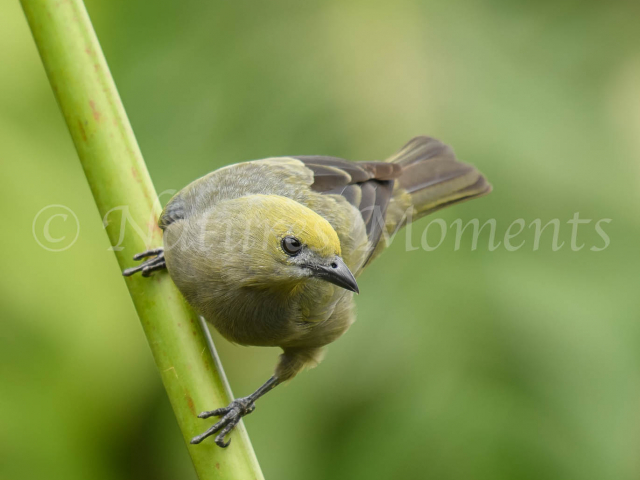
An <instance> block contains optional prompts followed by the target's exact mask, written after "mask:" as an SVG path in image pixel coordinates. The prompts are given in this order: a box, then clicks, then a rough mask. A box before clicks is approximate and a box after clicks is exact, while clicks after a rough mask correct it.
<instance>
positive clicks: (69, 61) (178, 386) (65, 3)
mask: <svg viewBox="0 0 640 480" xmlns="http://www.w3.org/2000/svg"><path fill="white" fill-rule="evenodd" d="M21 2H22V7H23V9H24V12H25V14H26V17H27V20H28V22H29V25H30V27H31V31H32V33H33V37H34V39H35V42H36V45H37V47H38V50H39V52H40V56H41V58H42V62H43V63H44V67H45V70H46V72H47V75H48V77H49V81H50V82H51V87H52V88H53V91H54V93H55V96H56V99H57V100H58V104H59V106H60V109H61V110H62V113H63V115H64V118H65V120H66V122H67V126H68V127H69V131H70V132H71V137H72V138H73V142H74V144H75V146H76V150H77V152H78V156H79V157H80V161H81V163H82V167H83V169H84V172H85V174H86V176H87V180H88V182H89V186H90V187H91V191H92V192H93V196H94V198H95V201H96V204H97V205H98V209H99V210H100V213H101V215H102V216H103V218H104V216H105V215H107V213H109V212H111V213H109V218H111V216H115V215H117V213H116V211H119V212H120V213H121V215H123V216H126V219H127V220H128V222H129V225H130V227H131V226H134V225H135V226H138V227H137V228H134V229H131V228H128V229H127V230H126V232H127V234H126V235H124V237H123V238H122V239H121V238H120V227H121V222H110V224H109V225H108V226H107V233H108V234H109V238H110V240H111V243H112V245H118V246H121V247H123V248H121V249H119V250H118V249H117V248H116V249H115V250H116V252H115V253H116V257H117V259H118V263H119V264H120V267H121V268H123V269H124V268H126V267H130V266H132V265H133V263H134V262H133V261H132V260H131V257H132V256H133V254H134V253H137V252H141V251H144V250H146V249H147V248H150V247H156V246H160V245H162V232H161V231H160V229H159V228H158V227H157V225H156V219H157V218H158V214H159V212H160V205H159V202H158V199H157V195H156V192H155V189H154V187H153V184H152V183H151V178H150V177H149V173H148V172H147V168H146V166H145V163H144V160H143V159H142V155H141V153H140V149H139V148H138V144H137V143H136V139H135V137H134V135H133V131H132V130H131V125H130V124H129V120H128V119H127V115H126V113H125V111H124V107H123V106H122V102H121V100H120V97H119V96H118V92H117V91H116V87H115V84H114V82H113V79H112V77H111V74H110V72H109V68H108V67H107V63H106V60H105V58H104V55H103V54H102V50H101V49H100V45H99V43H98V39H97V37H96V35H95V32H94V31H93V27H92V25H91V21H90V19H89V16H88V14H87V11H86V9H85V7H84V5H83V3H82V1H81V0H61V1H54V0H21ZM114 210H115V211H114ZM123 225H124V223H123ZM139 226H142V229H140V227H139ZM145 231H148V234H146V235H140V233H141V232H143V233H144V232H145ZM143 236H146V238H142V237H143ZM126 282H127V287H128V288H129V292H130V293H131V298H132V299H133V303H134V304H135V307H136V310H137V312H138V315H139V316H140V321H141V322H142V326H143V328H144V331H145V334H146V336H147V340H148V341H149V345H150V346H151V351H152V352H153V356H154V358H155V361H156V364H157V366H158V370H159V371H160V375H161V376H162V381H163V382H164V386H165V388H166V390H167V394H168V395H169V399H170V401H171V405H172V406H173V411H174V413H175V415H176V418H177V420H178V424H179V425H180V429H181V430H182V435H183V437H184V439H185V441H186V442H187V448H188V449H189V453H190V454H191V459H192V460H193V464H194V466H195V469H196V472H197V474H198V476H199V478H200V479H201V480H205V479H209V478H218V479H219V478H226V479H251V480H254V479H261V478H263V477H262V473H261V471H260V467H259V465H258V461H257V459H256V457H255V454H254V452H253V449H252V447H251V443H250V442H249V438H248V436H247V433H246V430H245V429H244V427H243V426H242V425H239V428H237V429H236V431H235V432H234V433H232V438H233V443H232V444H231V446H230V447H229V448H228V449H226V450H222V449H220V448H219V447H218V446H216V445H215V444H214V443H213V441H205V442H204V443H203V444H201V445H189V444H188V441H189V440H190V439H191V437H193V436H194V435H196V434H198V433H200V432H201V431H203V430H204V429H206V427H207V426H208V425H207V423H206V422H205V421H203V420H200V419H198V418H197V417H196V414H197V413H198V412H199V411H202V410H211V409H212V408H216V407H220V406H224V405H226V404H228V403H229V401H230V400H231V398H230V389H229V386H228V383H227V380H226V378H225V376H224V372H223V371H222V368H221V366H220V365H219V364H218V362H217V361H215V360H214V359H213V358H212V356H211V355H209V352H208V349H207V341H206V338H205V336H204V333H203V332H202V329H201V328H200V326H199V322H198V317H197V316H196V315H195V313H194V312H193V311H192V310H191V309H190V308H189V306H188V305H187V304H186V303H185V301H184V299H183V298H182V296H181V295H180V293H179V292H178V291H177V289H176V287H175V286H174V285H173V283H172V282H171V280H170V278H169V277H168V275H166V274H162V273H160V274H155V275H154V276H152V277H151V278H142V277H141V276H139V275H136V276H134V277H131V278H128V279H127V280H126ZM115 348H116V349H117V345H116V346H115Z"/></svg>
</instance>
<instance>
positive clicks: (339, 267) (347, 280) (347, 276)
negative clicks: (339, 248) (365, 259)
mask: <svg viewBox="0 0 640 480" xmlns="http://www.w3.org/2000/svg"><path fill="white" fill-rule="evenodd" d="M309 268H310V269H311V271H312V272H313V276H314V277H316V278H321V279H322V280H325V281H327V282H329V283H333V284H334V285H337V286H339V287H342V288H345V289H347V290H350V291H352V292H356V293H360V290H359V289H358V284H357V283H356V279H355V277H354V276H353V273H351V270H349V267H347V265H346V264H345V263H344V261H343V260H342V259H341V258H340V257H337V256H336V257H335V258H334V259H333V261H332V262H331V263H330V264H329V265H309Z"/></svg>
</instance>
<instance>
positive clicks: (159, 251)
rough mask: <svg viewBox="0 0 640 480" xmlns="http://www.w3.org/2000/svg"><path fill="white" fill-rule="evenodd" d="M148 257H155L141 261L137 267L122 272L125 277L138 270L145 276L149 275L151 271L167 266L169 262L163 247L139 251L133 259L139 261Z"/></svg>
mask: <svg viewBox="0 0 640 480" xmlns="http://www.w3.org/2000/svg"><path fill="white" fill-rule="evenodd" d="M146 257H153V258H151V259H149V260H147V261H146V262H143V263H141V264H140V265H138V266H137V267H132V268H127V269H126V270H124V271H123V272H122V275H124V276H125V277H129V276H131V275H133V274H134V273H136V272H142V276H143V277H148V276H149V275H151V272H154V271H156V270H162V269H163V268H167V263H166V262H165V260H164V249H163V248H154V249H152V250H147V251H146V252H142V253H138V254H136V255H134V256H133V259H134V260H136V261H137V260H142V259H143V258H146Z"/></svg>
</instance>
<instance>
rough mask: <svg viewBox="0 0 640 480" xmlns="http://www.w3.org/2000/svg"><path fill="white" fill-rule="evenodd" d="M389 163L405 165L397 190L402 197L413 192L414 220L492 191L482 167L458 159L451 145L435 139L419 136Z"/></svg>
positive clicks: (396, 185)
mask: <svg viewBox="0 0 640 480" xmlns="http://www.w3.org/2000/svg"><path fill="white" fill-rule="evenodd" d="M387 162H390V163H396V164H398V165H400V166H401V167H402V173H401V174H400V176H399V177H398V178H397V179H396V181H395V189H396V190H398V197H400V196H402V197H405V196H406V194H409V196H410V199H411V204H412V205H413V218H412V220H417V219H418V218H420V217H422V216H424V215H427V214H429V213H431V212H434V211H436V210H439V209H441V208H444V207H446V206H449V205H452V204H454V203H459V202H462V201H465V200H470V199H472V198H476V197H479V196H482V195H486V194H488V193H489V192H490V191H491V184H489V182H487V180H486V178H485V177H484V176H483V175H482V174H481V173H480V172H479V171H478V169H476V168H475V167H474V166H473V165H469V164H466V163H463V162H460V161H458V160H457V159H456V157H455V154H454V153H453V150H452V149H451V147H449V146H448V145H445V144H444V143H442V142H440V141H438V140H436V139H435V138H430V137H415V138H413V139H412V140H410V141H409V142H408V143H407V144H406V145H405V146H404V147H402V149H400V151H399V152H397V153H396V154H395V155H393V156H391V157H390V158H388V159H387ZM395 196H396V193H395V192H394V197H395Z"/></svg>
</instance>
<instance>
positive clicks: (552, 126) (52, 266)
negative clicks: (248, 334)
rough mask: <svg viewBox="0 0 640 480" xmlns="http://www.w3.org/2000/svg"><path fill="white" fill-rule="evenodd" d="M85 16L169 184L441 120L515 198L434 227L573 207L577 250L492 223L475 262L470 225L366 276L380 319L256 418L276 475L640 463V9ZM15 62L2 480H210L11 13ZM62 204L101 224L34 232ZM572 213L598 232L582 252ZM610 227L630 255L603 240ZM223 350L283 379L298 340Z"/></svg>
mask: <svg viewBox="0 0 640 480" xmlns="http://www.w3.org/2000/svg"><path fill="white" fill-rule="evenodd" d="M87 7H88V10H89V13H90V15H91V17H92V19H93V22H94V26H95V28H96V30H97V33H98V36H99V38H100V40H101V43H102V47H103V49H104V52H105V55H106V57H107V60H108V62H109V64H110V67H111V71H112V73H113V76H114V78H115V81H116V84H117V85H118V88H119V91H120V94H121V96H122V99H123V101H124V104H125V106H126V108H127V112H128V114H129V118H130V120H131V122H132V124H133V128H134V130H135V132H136V134H137V138H138V141H139V143H140V146H141V148H142V151H143V153H144V155H145V159H146V162H147V165H148V168H149V170H150V173H151V176H152V178H153V180H154V182H155V185H156V188H157V190H158V191H159V192H161V191H164V190H167V189H180V188H182V187H183V186H184V185H186V184H187V183H189V182H190V181H192V180H193V179H195V178H197V177H198V176H201V175H203V174H205V173H207V172H209V171H211V170H213V169H215V168H217V167H220V166H222V165H225V164H229V163H233V162H238V161H242V160H248V159H255V158H262V157H267V156H274V155H282V154H327V155H335V156H342V157H346V158H350V159H353V160H371V159H381V158H384V157H386V156H388V155H389V154H391V153H393V152H394V151H395V150H396V149H398V148H399V147H400V146H401V145H403V144H404V143H405V142H406V141H407V140H408V139H409V138H411V137H412V136H414V135H418V134H429V135H432V136H435V137H437V138H440V139H442V140H443V141H445V142H446V143H449V144H451V145H453V146H454V148H455V150H456V152H457V154H458V156H459V157H460V158H462V159H464V160H466V161H468V162H471V163H473V164H475V165H477V166H478V167H479V168H480V169H481V170H482V171H483V172H484V173H485V174H486V175H487V177H488V178H489V179H490V181H491V182H492V183H493V185H494V192H493V193H492V194H491V195H490V196H489V197H486V198H483V199H480V200H474V201H473V202H469V203H465V204H462V205H458V206H455V207H454V208H451V209H448V210H444V211H441V212H438V213H437V214H436V215H434V216H433V217H432V218H442V219H444V220H445V221H446V222H447V223H448V224H450V223H451V222H452V221H454V220H455V219H457V218H461V219H462V220H463V221H464V222H465V223H466V222H467V221H468V220H470V219H472V218H478V219H480V221H481V222H484V221H485V220H487V219H491V218H494V219H496V224H497V237H498V239H499V240H502V239H503V237H504V233H505V231H506V230H507V228H508V227H509V225H510V224H511V223H512V222H513V221H514V220H516V219H518V218H523V219H525V221H526V223H527V225H529V223H530V222H532V221H533V220H535V219H537V218H540V219H541V220H542V222H543V224H544V223H546V222H547V221H549V220H552V219H559V221H560V222H561V228H560V241H563V240H564V241H565V244H564V246H563V247H562V248H561V249H560V250H558V251H553V250H552V248H551V245H552V238H551V237H552V235H551V234H552V232H551V231H550V229H548V230H546V231H545V232H544V234H543V236H542V239H541V242H540V247H539V249H537V250H534V248H533V230H532V229H531V228H526V229H525V231H524V232H523V233H522V234H521V236H520V237H517V240H519V241H521V240H525V244H524V245H523V247H522V248H520V249H519V250H517V251H515V252H509V251H507V250H506V249H505V248H504V246H503V245H502V246H500V247H499V248H498V249H496V250H495V251H489V249H488V247H487V243H488V235H487V234H488V232H487V231H486V230H485V231H484V232H483V233H482V235H481V236H480V240H479V246H478V248H477V250H475V251H473V250H472V249H471V235H470V232H469V231H468V230H467V232H466V233H465V235H464V236H463V239H462V243H461V247H460V249H459V250H458V251H456V250H455V245H454V240H455V234H454V232H453V231H449V232H448V234H447V236H446V238H445V241H444V242H443V244H442V245H441V246H440V248H438V249H436V250H435V251H432V252H425V251H424V250H423V249H417V250H411V251H405V250H406V239H405V237H404V236H403V235H405V234H404V233H403V234H402V235H400V236H399V237H398V238H397V239H396V241H394V243H393V245H392V247H391V248H390V249H389V251H388V252H386V253H385V254H384V255H383V256H381V257H380V258H379V259H378V260H376V262H375V263H374V264H373V265H372V266H371V268H370V269H369V270H368V271H367V272H366V273H365V275H364V276H363V277H361V279H360V288H361V291H362V294H361V295H360V296H359V297H358V298H357V303H358V311H359V316H358V318H359V320H358V322H356V324H355V325H354V326H353V327H352V328H351V330H350V331H349V332H348V334H347V335H345V336H344V337H343V338H341V339H340V340H339V341H338V342H336V343H335V344H334V345H332V346H331V347H330V349H329V351H328V355H327V357H326V360H325V361H324V362H323V364H322V365H321V366H320V367H319V368H317V369H315V370H312V371H310V372H306V373H303V374H301V375H300V376H299V377H298V378H296V380H294V381H293V382H291V383H290V384H289V385H287V386H285V387H281V389H277V390H276V391H274V392H273V393H271V394H269V395H267V396H266V397H265V398H264V399H262V400H261V401H260V402H259V404H258V409H257V413H255V414H254V415H252V416H251V417H249V418H248V419H247V421H246V425H247V428H248V430H249V434H250V436H251V438H252V441H253V444H254V446H255V450H256V453H257V456H258V458H259V460H260V462H261V465H262V468H263V470H264V473H265V475H266V477H267V478H270V479H278V480H297V479H301V478H304V479H309V480H316V479H318V480H319V479H327V478H332V479H353V478H358V479H359V478H373V479H391V478H403V479H439V480H443V479H444V480H446V479H464V480H466V479H492V480H496V479H514V478H518V479H545V480H551V479H558V480H570V479H579V480H589V479H594V480H596V479H598V480H601V479H616V480H627V479H638V478H640V455H639V450H640V322H639V320H640V319H639V315H638V314H639V313H640V298H639V295H638V283H637V282H638V276H639V272H640V255H639V254H638V247H637V244H638V238H640V215H639V213H640V211H639V208H638V204H639V197H640V193H639V191H640V189H639V188H638V180H639V179H640V162H639V161H638V160H639V158H640V134H639V132H640V29H639V28H638V22H637V19H638V18H640V4H639V3H638V2H632V1H626V2H625V1H612V2H603V1H600V2H596V1H592V2H584V1H562V2H551V1H542V2H541V1H505V0H502V1H501V0H485V1H482V2H475V1H472V0H453V1H447V2H443V1H436V0H423V1H417V0H396V1H393V2H391V1H387V2H368V1H367V2H365V1H358V0H348V1H346V0H340V1H338V0H332V1H326V2H322V3H303V2H287V1H270V2H248V1H242V0H241V1H237V2H195V1H192V0H189V1H183V2H177V1H168V0H161V1H156V2H152V3H150V2H143V1H142V0H110V1H109V2H106V1H98V0H90V1H88V2H87ZM0 70H1V72H2V74H1V75H0V159H1V162H2V175H0V178H1V184H0V185H1V188H0V199H1V200H2V206H3V208H2V212H3V215H2V216H3V220H2V235H1V236H0V265H1V267H0V269H1V271H2V275H0V318H1V319H2V328H0V382H1V384H0V389H1V393H0V425H1V428H0V477H1V478H2V479H3V480H4V479H6V480H10V479H31V478H64V479H68V480H72V479H86V478H92V479H96V480H102V479H104V480H107V479H138V478H150V479H174V478H181V479H190V478H194V477H195V475H194V473H193V469H192V467H191V465H190V462H189V458H188V455H187V452H186V448H185V447H184V445H183V443H182V439H181V436H180V434H179V431H178V429H177V426H176V424H175V420H174V419H173V416H172V412H171V409H170V406H169V403H168V401H167V399H166V396H165V393H164V391H163V389H162V385H161V383H160V378H159V376H158V374H157V373H156V371H155V366H154V364H153V360H152V358H151V355H150V352H149V349H148V347H147V345H146V341H145V338H144V335H143V332H142V329H141V327H140V325H139V322H138V319H137V316H136V314H135V311H134V309H133V306H132V302H131V300H130V298H129V295H128V292H127V290H126V288H125V284H124V282H123V280H122V278H121V277H120V275H119V269H118V265H117V263H116V261H115V257H114V255H113V253H112V252H110V251H108V248H109V243H108V240H107V236H106V235H105V233H104V231H103V228H102V223H101V218H100V215H99V214H98V212H97V209H96V207H95V205H94V203H93V199H92V197H91V194H90V192H89V189H88V187H87V184H86V181H85V179H84V175H83V172H82V170H81V167H80V163H79V161H78V160H77V158H76V154H75V151H74V148H73V145H72V142H71V139H70V137H69V134H68V132H67V130H66V127H65V125H64V123H63V120H62V117H61V115H60V113H59V111H58V109H57V106H56V104H55V101H54V98H53V95H52V92H51V90H50V87H49V85H48V82H47V80H46V77H45V74H44V71H43V68H42V65H41V64H40V60H39V58H38V55H37V52H36V49H35V46H34V44H33V41H32V38H31V36H30V32H29V30H28V28H27V25H26V22H25V20H24V17H23V14H22V11H21V10H20V7H19V4H18V2H17V1H13V0H12V1H8V0H7V1H4V2H2V3H1V4H0ZM167 198H168V197H166V196H165V197H164V200H165V201H166V200H167ZM50 204H61V205H65V206H67V207H68V208H70V209H71V210H73V212H75V214H76V215H77V217H78V221H79V224H80V226H81V230H80V234H79V237H78V240H77V242H76V243H75V244H74V245H73V246H72V247H71V248H69V249H68V250H65V251H63V252H58V253H54V252H49V251H47V250H45V249H43V248H41V247H40V246H39V245H38V244H37V243H36V241H35V240H34V237H33V234H32V222H33V220H34V217H35V216H36V214H37V213H38V211H40V210H41V209H42V208H44V207H46V206H47V205H50ZM575 212H579V213H580V217H581V218H587V219H593V221H592V222H591V223H590V224H588V225H582V226H580V230H579V236H578V240H579V241H578V243H579V244H581V243H584V244H585V245H586V246H585V248H583V249H582V250H580V251H573V250H572V249H571V247H570V243H569V242H570V239H571V226H570V225H568V224H567V223H566V221H567V220H569V219H571V218H572V217H573V215H574V213H575ZM602 218H610V219H612V221H611V223H609V224H603V228H604V229H605V231H606V233H607V234H608V235H609V236H610V239H611V242H610V245H609V246H608V248H607V249H605V250H603V251H600V252H594V251H591V250H590V248H589V247H591V246H602V244H603V242H602V239H601V238H600V236H598V235H597V233H596V232H595V228H594V223H595V221H596V220H598V219H602ZM427 224H428V219H425V220H422V221H421V222H420V223H419V224H417V225H415V227H414V228H413V230H412V232H411V234H410V235H411V237H410V240H411V241H412V242H413V244H414V245H420V240H421V232H422V230H423V229H424V227H425V226H426V225H427ZM54 227H55V228H57V229H58V230H56V231H55V232H54V233H55V234H56V236H63V235H73V228H71V230H69V231H66V230H64V228H67V227H68V224H67V223H65V222H58V223H55V224H52V229H53V228H54ZM431 230H432V231H431ZM431 230H430V233H429V235H430V236H431V235H432V234H433V235H435V237H436V238H435V240H433V242H432V243H436V242H437V237H438V236H439V235H438V232H437V231H436V230H437V228H435V227H434V228H433V229H431ZM514 243H519V242H518V241H514ZM130 253H131V254H132V255H133V253H135V252H130ZM215 338H216V340H217V345H218V350H219V352H220V355H221V357H222V361H223V363H224V365H225V368H226V371H227V374H228V376H229V379H230V381H231V384H232V387H233V390H234V392H235V393H236V394H237V395H245V394H248V393H249V392H251V391H253V390H254V389H255V388H256V387H257V386H258V385H259V384H261V383H262V382H263V381H264V380H265V379H266V378H267V377H268V376H269V375H270V373H271V371H272V368H273V365H275V360H276V357H277V355H278V353H279V352H278V351H277V350H276V349H257V348H247V347H239V346H232V345H230V344H228V343H227V342H225V341H224V340H222V339H220V338H219V337H217V336H216V337H215ZM212 407H214V405H212ZM194 433H195V432H194ZM230 448H233V444H232V445H231V447H230Z"/></svg>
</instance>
